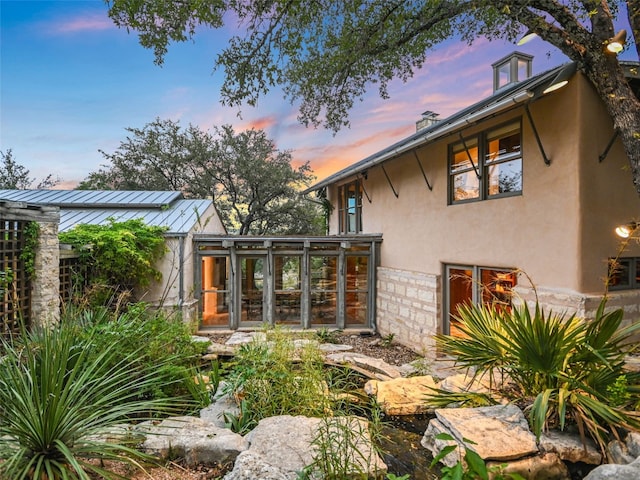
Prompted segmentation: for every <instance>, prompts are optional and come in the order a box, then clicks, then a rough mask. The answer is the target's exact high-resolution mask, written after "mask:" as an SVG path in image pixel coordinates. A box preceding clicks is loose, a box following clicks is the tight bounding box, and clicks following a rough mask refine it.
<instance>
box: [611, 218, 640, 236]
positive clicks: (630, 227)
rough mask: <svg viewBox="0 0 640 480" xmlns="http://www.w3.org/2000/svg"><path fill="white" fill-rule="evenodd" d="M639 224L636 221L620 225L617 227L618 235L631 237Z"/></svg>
mask: <svg viewBox="0 0 640 480" xmlns="http://www.w3.org/2000/svg"><path fill="white" fill-rule="evenodd" d="M639 226H640V225H638V224H637V223H636V222H631V223H627V224H625V225H618V226H617V227H616V235H618V236H619V237H620V238H629V237H630V236H631V235H633V233H634V232H635V231H636V229H637V228H638V227H639Z"/></svg>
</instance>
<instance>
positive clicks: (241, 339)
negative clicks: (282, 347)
mask: <svg viewBox="0 0 640 480" xmlns="http://www.w3.org/2000/svg"><path fill="white" fill-rule="evenodd" d="M254 340H256V341H259V342H266V340H267V335H266V334H265V333H264V332H237V331H236V332H233V334H232V335H231V337H229V339H228V340H227V341H226V345H244V344H247V343H251V342H253V341H254Z"/></svg>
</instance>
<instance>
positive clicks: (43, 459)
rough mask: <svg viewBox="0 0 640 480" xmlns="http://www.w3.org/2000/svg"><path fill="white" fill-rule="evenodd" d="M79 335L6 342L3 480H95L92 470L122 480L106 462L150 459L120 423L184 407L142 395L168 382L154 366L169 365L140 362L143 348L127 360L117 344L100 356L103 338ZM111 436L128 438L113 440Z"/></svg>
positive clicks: (74, 330)
mask: <svg viewBox="0 0 640 480" xmlns="http://www.w3.org/2000/svg"><path fill="white" fill-rule="evenodd" d="M79 332H80V329H79V328H78V327H77V325H66V324H63V325H62V326H61V327H59V328H53V329H51V330H47V329H42V330H36V331H34V332H32V333H28V332H22V336H21V340H20V343H19V344H17V343H8V342H7V341H5V340H2V347H3V350H4V353H5V356H4V357H3V359H2V361H1V362H0V478H11V479H37V480H40V479H45V478H46V479H48V480H57V479H83V480H89V478H90V477H89V474H88V473H87V472H92V473H93V474H97V475H101V476H102V477H101V478H116V475H114V474H112V473H110V472H108V471H106V470H105V469H104V468H103V467H101V462H102V461H103V460H118V461H123V462H126V463H130V464H133V465H139V462H141V461H146V460H148V459H149V457H148V456H146V455H144V454H142V453H141V452H139V451H137V450H136V449H135V448H134V446H135V443H134V439H132V438H126V437H123V436H122V435H119V434H120V433H121V430H119V428H118V426H119V424H121V423H122V422H129V421H131V420H132V419H138V420H141V419H145V418H149V417H150V416H157V415H163V414H168V413H173V412H174V411H175V410H176V407H181V405H179V404H178V403H176V400H173V399H157V398H145V397H141V396H140V395H139V394H138V392H140V391H152V390H154V388H155V387H156V385H157V384H158V383H161V382H165V381H166V378H164V377H163V376H161V375H158V374H157V371H156V370H155V369H154V368H153V367H160V368H162V367H163V366H164V364H163V363H159V364H158V365H144V364H140V363H139V362H137V354H138V352H137V351H135V350H134V351H132V352H130V353H128V354H127V355H125V356H122V355H121V352H120V351H119V349H118V343H117V342H112V343H111V344H104V345H102V347H101V349H100V351H97V352H96V351H95V350H94V345H96V343H97V342H98V338H97V337H99V335H100V334H99V332H98V331H97V330H93V331H91V332H89V333H85V334H84V335H79ZM132 372H135V373H134V374H132ZM108 434H111V436H112V437H114V436H115V437H116V438H118V437H119V438H120V440H119V441H117V442H116V443H110V442H107V441H106V439H105V438H106V435H108ZM91 460H94V461H93V462H92V461H91ZM92 478H93V477H92Z"/></svg>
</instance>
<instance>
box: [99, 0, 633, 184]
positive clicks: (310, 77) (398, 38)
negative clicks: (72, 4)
mask: <svg viewBox="0 0 640 480" xmlns="http://www.w3.org/2000/svg"><path fill="white" fill-rule="evenodd" d="M105 1H106V2H107V4H108V5H109V15H110V17H111V18H112V19H113V21H114V22H115V24H116V25H118V26H120V27H126V28H127V29H129V28H130V29H133V30H137V31H138V32H139V35H140V42H141V44H142V45H143V46H145V47H147V48H153V50H154V52H155V57H156V63H158V64H161V63H162V61H163V57H164V55H165V54H166V52H167V48H168V45H169V43H170V42H172V41H185V40H188V39H191V38H192V37H193V36H194V35H195V32H196V27H197V26H198V25H204V26H208V27H212V28H220V27H222V26H223V25H224V22H225V21H231V20H234V21H235V20H236V19H237V20H238V21H239V22H240V23H241V28H240V29H237V30H238V31H241V32H243V34H242V35H236V36H233V37H232V38H231V39H230V40H229V43H228V45H227V46H226V48H224V49H223V50H222V51H221V52H220V53H219V55H218V56H217V58H216V65H217V66H218V67H221V68H223V69H224V70H225V81H224V83H223V86H222V92H221V93H222V98H223V103H225V104H228V105H241V104H243V103H245V102H246V103H248V104H249V105H255V104H256V102H257V100H258V97H259V96H260V95H263V94H264V93H266V92H267V91H268V90H269V89H270V88H272V87H273V86H275V85H281V86H282V87H283V89H284V91H285V94H286V95H287V96H288V98H289V99H290V100H291V101H299V102H300V115H299V120H300V121H301V122H302V123H304V124H305V125H315V126H317V125H320V124H323V125H324V126H325V127H327V128H330V129H333V130H334V131H336V130H338V129H340V128H341V127H343V126H348V112H349V110H350V109H351V108H352V106H353V104H354V101H355V100H358V99H361V98H362V97H363V95H364V93H365V91H366V89H367V88H369V87H370V86H371V85H372V84H373V83H376V84H377V85H378V89H379V92H380V95H381V96H382V97H384V98H386V97H387V96H388V92H387V86H388V83H389V82H390V81H391V80H392V79H394V78H400V79H402V80H404V81H407V80H408V79H409V78H410V77H411V76H412V75H413V73H414V72H415V70H416V69H419V68H421V67H422V66H423V65H424V64H425V61H426V60H427V54H428V52H429V51H430V50H432V49H433V48H434V47H435V46H436V45H437V44H438V43H440V42H442V41H444V40H446V39H448V38H451V37H461V38H462V39H463V40H465V41H467V42H469V43H472V42H473V41H474V39H476V38H478V37H486V38H489V39H497V38H502V39H507V40H511V41H514V42H515V40H516V38H518V37H519V36H520V35H521V34H522V33H523V32H524V31H525V30H527V29H529V30H531V31H533V32H535V33H536V34H537V35H538V36H540V37H541V38H542V39H543V40H545V41H546V42H548V43H550V44H551V45H554V46H555V47H557V48H559V49H560V50H561V51H562V52H563V53H564V54H565V55H567V57H569V59H571V60H573V61H575V62H576V63H577V65H578V68H579V69H580V70H581V71H582V72H583V73H584V74H585V75H586V76H587V78H588V79H589V80H590V81H591V83H592V84H593V86H594V87H595V90H596V91H597V93H598V95H599V96H600V98H601V99H602V101H603V102H604V104H605V105H606V108H607V110H608V112H609V114H610V116H611V118H612V119H613V124H614V128H615V129H616V130H617V131H618V134H619V136H620V138H621V140H622V143H623V145H624V148H625V151H626V153H627V156H628V157H629V162H630V165H631V171H632V175H633V181H634V184H635V186H636V190H637V191H638V193H639V194H640V101H638V99H637V98H636V97H635V95H634V94H633V91H632V90H631V88H630V86H629V84H628V83H627V81H626V79H625V76H624V69H623V67H622V66H621V65H620V63H619V61H618V59H617V57H616V55H615V54H611V53H609V52H607V50H606V49H605V48H604V47H605V45H606V44H607V43H608V40H609V39H610V38H612V37H613V36H614V34H615V33H616V32H615V31H614V23H613V22H614V19H616V18H617V17H618V16H619V15H620V14H621V11H622V9H623V7H624V6H626V9H627V14H628V18H629V22H630V24H631V26H632V30H633V33H634V37H635V38H639V37H638V35H640V0H635V1H626V2H623V1H603V0H582V1H578V0H430V1H423V0H421V1H406V0H351V1H342V0H316V1H313V2H307V1H302V0H287V1H284V0H265V1H261V2H246V1H243V0H227V1H225V2H219V1H215V0H205V1H203V0H182V1H180V2H170V3H168V2H166V1H164V0H148V1H145V2H133V1H131V0H105ZM638 48H640V47H638V45H637V44H636V49H638ZM638 53H639V55H640V50H639V51H638Z"/></svg>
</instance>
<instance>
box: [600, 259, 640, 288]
mask: <svg viewBox="0 0 640 480" xmlns="http://www.w3.org/2000/svg"><path fill="white" fill-rule="evenodd" d="M616 264H617V265H618V266H620V265H626V279H625V281H622V282H620V283H617V284H614V283H613V282H612V279H613V276H614V275H615V272H614V271H613V268H614V265H616ZM618 271H619V272H620V271H621V270H620V267H618ZM622 271H624V269H623V270H622ZM607 281H608V287H609V290H637V289H640V257H619V258H610V259H609V267H608V271H607Z"/></svg>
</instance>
